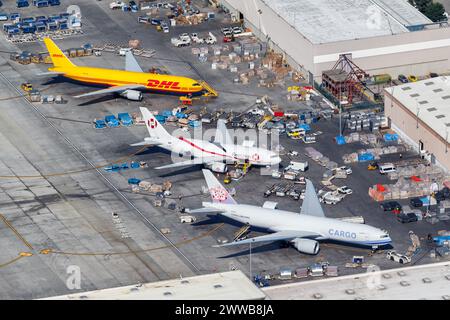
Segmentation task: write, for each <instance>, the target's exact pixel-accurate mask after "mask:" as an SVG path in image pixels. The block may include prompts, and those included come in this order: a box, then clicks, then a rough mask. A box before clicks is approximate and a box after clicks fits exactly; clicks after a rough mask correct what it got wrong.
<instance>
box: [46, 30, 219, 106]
mask: <svg viewBox="0 0 450 320" xmlns="http://www.w3.org/2000/svg"><path fill="white" fill-rule="evenodd" d="M44 43H45V45H46V47H47V50H48V52H49V54H50V58H51V60H52V63H53V67H52V68H49V69H48V71H49V72H46V73H42V74H41V75H50V76H52V75H61V76H63V77H66V78H69V79H72V80H76V81H79V82H82V83H87V84H97V85H102V86H106V87H108V88H106V89H101V90H97V91H93V92H89V93H85V94H81V95H78V96H75V98H81V97H88V96H94V95H99V94H109V93H118V94H120V95H121V96H123V97H124V98H127V99H129V100H135V101H140V100H142V92H141V91H153V92H161V93H170V94H178V95H193V96H194V95H201V94H203V93H205V92H206V89H205V88H206V87H208V88H210V87H209V86H208V85H207V84H206V83H203V82H199V81H196V80H193V79H190V78H186V77H179V76H173V75H163V74H156V73H146V72H144V71H142V69H141V67H140V66H139V64H138V63H137V61H136V59H135V58H134V56H133V54H132V53H131V52H130V51H127V52H126V57H125V59H126V60H125V70H114V69H104V68H95V67H84V66H77V65H75V64H74V63H73V62H72V61H70V60H69V59H68V58H67V57H66V55H65V54H64V53H63V52H62V51H61V49H60V48H58V46H57V45H56V44H55V43H54V42H53V41H52V40H51V39H50V38H44ZM201 83H203V85H202V84H201ZM210 90H211V91H213V89H212V88H211V89H210ZM214 92H215V91H214ZM215 94H217V93H215Z"/></svg>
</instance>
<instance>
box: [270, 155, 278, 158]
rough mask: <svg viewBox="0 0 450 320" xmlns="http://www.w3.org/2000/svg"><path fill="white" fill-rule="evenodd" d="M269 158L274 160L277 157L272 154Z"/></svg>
mask: <svg viewBox="0 0 450 320" xmlns="http://www.w3.org/2000/svg"><path fill="white" fill-rule="evenodd" d="M270 157H271V158H272V159H275V158H278V155H276V154H273V155H271V156H270Z"/></svg>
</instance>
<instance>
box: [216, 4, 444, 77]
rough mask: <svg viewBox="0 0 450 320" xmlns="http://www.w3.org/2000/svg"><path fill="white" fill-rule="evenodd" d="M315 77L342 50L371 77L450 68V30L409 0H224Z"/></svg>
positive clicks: (309, 75) (264, 38) (229, 7)
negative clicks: (430, 17) (427, 15)
mask: <svg viewBox="0 0 450 320" xmlns="http://www.w3.org/2000/svg"><path fill="white" fill-rule="evenodd" d="M219 2H220V4H221V5H222V6H223V7H225V8H227V9H228V10H230V13H231V14H232V16H234V17H236V19H243V20H244V22H245V24H246V26H247V27H249V28H251V29H252V31H253V32H254V33H255V34H256V35H257V36H258V37H259V38H260V39H262V40H263V41H266V42H267V43H268V44H269V45H270V46H271V47H274V48H276V49H278V50H280V51H282V52H284V53H285V55H286V58H287V61H288V62H289V63H290V64H291V65H292V66H296V67H297V68H299V69H301V70H302V71H303V73H304V74H305V75H306V76H307V77H308V78H309V80H310V81H311V79H312V78H314V80H316V81H317V82H319V83H320V82H321V78H322V72H323V71H325V70H330V69H332V68H333V66H334V64H335V62H336V61H337V60H338V59H339V55H340V54H344V53H351V54H352V59H353V61H354V62H355V63H356V64H357V65H358V66H359V67H361V68H362V69H363V70H365V71H366V72H367V73H369V74H371V75H376V74H383V73H389V74H391V75H392V76H393V77H396V76H398V75H399V74H406V75H408V74H417V75H424V74H427V73H428V72H442V71H447V69H449V66H450V62H449V58H450V28H448V25H446V24H445V25H444V24H442V25H440V24H433V23H432V22H431V20H429V19H428V18H427V17H425V16H424V15H423V14H421V13H420V12H419V11H418V10H416V9H415V8H414V7H413V6H411V5H410V4H409V3H408V2H407V0H358V1H351V0H253V1H241V0H219Z"/></svg>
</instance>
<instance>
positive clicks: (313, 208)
mask: <svg viewBox="0 0 450 320" xmlns="http://www.w3.org/2000/svg"><path fill="white" fill-rule="evenodd" d="M300 214H306V215H310V216H315V217H320V218H324V217H325V213H324V212H323V208H322V205H321V204H320V201H319V198H318V197H317V193H316V190H315V189H314V185H313V184H312V182H311V180H309V179H306V191H305V199H304V200H303V204H302V208H301V210H300Z"/></svg>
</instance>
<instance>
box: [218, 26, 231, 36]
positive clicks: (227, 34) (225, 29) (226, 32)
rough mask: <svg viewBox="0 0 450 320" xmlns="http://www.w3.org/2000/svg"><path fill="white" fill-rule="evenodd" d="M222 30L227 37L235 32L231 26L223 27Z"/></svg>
mask: <svg viewBox="0 0 450 320" xmlns="http://www.w3.org/2000/svg"><path fill="white" fill-rule="evenodd" d="M220 31H222V34H223V35H224V36H226V37H227V36H231V35H232V34H233V29H232V28H229V27H226V28H222V29H220Z"/></svg>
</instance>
